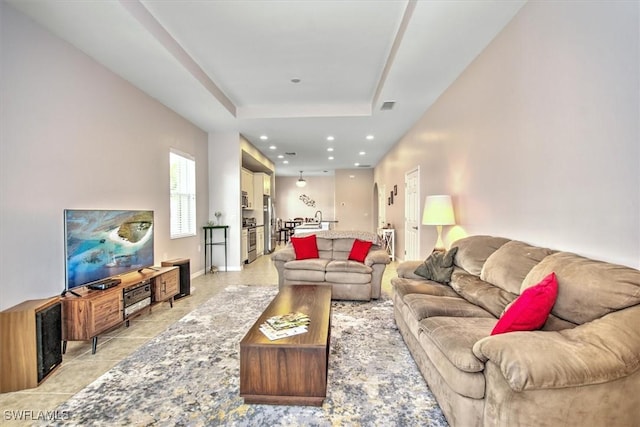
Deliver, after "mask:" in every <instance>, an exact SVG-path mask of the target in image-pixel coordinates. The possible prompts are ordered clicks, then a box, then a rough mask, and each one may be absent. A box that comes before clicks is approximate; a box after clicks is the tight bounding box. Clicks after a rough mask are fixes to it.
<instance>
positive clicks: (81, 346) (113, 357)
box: [0, 256, 397, 426]
mask: <svg viewBox="0 0 640 427" xmlns="http://www.w3.org/2000/svg"><path fill="white" fill-rule="evenodd" d="M396 266H397V263H396V262H392V263H391V264H389V265H388V266H387V268H386V270H385V274H384V278H383V280H382V292H383V293H384V294H386V295H390V286H391V285H390V280H391V278H392V277H393V276H395V274H396ZM277 283H278V274H277V272H276V269H275V267H274V266H273V263H272V262H271V258H270V256H261V257H258V259H257V260H256V261H255V262H253V263H251V264H249V265H245V268H244V269H243V270H242V271H238V272H233V271H231V272H227V273H225V272H219V273H215V274H206V275H203V276H199V277H196V278H195V279H193V280H192V281H191V291H192V292H191V295H190V296H188V297H184V298H181V299H179V300H176V301H175V302H174V304H173V308H171V307H170V306H169V303H162V304H160V305H157V306H154V307H153V309H152V311H151V313H149V314H148V315H142V316H139V317H137V318H135V319H134V320H132V321H131V324H130V326H129V327H125V326H121V327H119V328H117V329H114V330H112V331H110V332H108V333H106V334H104V335H100V336H99V337H98V349H97V352H96V353H95V354H91V342H90V341H87V342H69V343H68V345H67V352H66V354H65V355H64V357H63V361H62V364H61V366H60V367H59V368H58V369H57V370H56V371H55V372H54V373H53V374H51V376H50V377H49V378H47V379H46V381H44V382H43V383H42V384H41V385H40V387H37V388H34V389H28V390H22V391H18V392H13V393H3V394H0V425H7V426H11V425H15V426H18V425H31V424H33V419H34V418H36V417H37V416H38V415H41V414H40V411H43V412H44V411H53V410H54V409H55V408H56V407H57V406H58V405H59V404H61V403H62V402H64V401H66V400H67V399H68V398H70V397H71V396H73V395H74V394H75V393H77V392H78V391H80V390H82V389H83V388H84V387H86V386H87V385H88V384H90V383H91V382H93V381H94V380H95V379H96V378H98V377H99V376H100V375H102V374H103V373H105V372H106V371H108V370H109V369H111V368H112V367H113V366H114V365H116V364H117V363H118V362H119V361H120V360H122V359H124V358H125V357H127V356H128V355H129V354H131V353H133V352H134V351H135V350H137V349H138V348H139V347H141V346H142V345H143V344H145V343H146V342H147V341H149V340H150V339H152V338H153V337H155V336H156V335H158V334H159V333H160V332H162V331H164V330H165V329H166V328H167V327H168V326H170V325H171V324H172V323H174V322H176V321H177V320H179V319H180V318H182V317H183V316H184V315H186V314H187V313H189V312H191V311H192V310H193V309H194V308H196V307H197V306H199V305H200V304H201V303H203V302H205V301H207V300H208V299H209V298H211V297H212V296H213V295H215V294H216V293H217V292H219V291H220V290H221V289H224V288H225V287H226V286H228V285H233V284H248V285H256V286H274V285H276V284H277ZM21 416H22V418H23V420H22V421H19V420H16V418H20V417H21Z"/></svg>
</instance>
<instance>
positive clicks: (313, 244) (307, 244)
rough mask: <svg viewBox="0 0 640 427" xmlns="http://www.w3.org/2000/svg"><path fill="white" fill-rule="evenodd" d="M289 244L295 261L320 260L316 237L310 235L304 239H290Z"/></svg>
mask: <svg viewBox="0 0 640 427" xmlns="http://www.w3.org/2000/svg"><path fill="white" fill-rule="evenodd" d="M291 244H292V245H293V250H294V251H295V252H296V259H309V258H320V255H319V254H318V243H317V241H316V235H315V234H310V235H308V236H304V237H292V238H291Z"/></svg>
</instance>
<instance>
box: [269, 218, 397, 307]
mask: <svg viewBox="0 0 640 427" xmlns="http://www.w3.org/2000/svg"><path fill="white" fill-rule="evenodd" d="M309 234H311V233H305V234H303V235H309ZM312 234H315V235H316V240H317V246H318V252H319V258H313V259H302V260H296V254H295V251H294V248H293V246H292V244H291V242H289V243H287V246H286V247H285V248H283V249H280V250H277V251H276V252H274V253H273V254H272V255H271V259H272V260H273V262H274V264H275V266H276V269H277V270H278V285H279V286H280V288H282V287H283V286H285V285H304V284H307V285H308V284H311V285H314V284H315V285H317V284H322V285H330V286H331V287H332V294H331V297H332V299H341V300H362V301H369V300H371V299H372V298H373V299H377V298H380V287H381V284H382V275H383V274H384V270H385V268H386V266H387V264H389V262H390V259H389V254H388V253H387V252H386V251H385V250H384V249H382V248H381V246H380V242H379V238H378V236H377V235H376V234H374V233H368V232H362V231H337V230H326V231H318V232H314V233H312ZM356 238H357V239H360V240H365V241H370V242H372V243H373V245H372V246H371V248H370V249H369V252H368V254H367V256H366V258H365V260H364V262H358V261H352V260H349V259H348V257H349V253H350V252H351V248H352V246H353V242H354V240H355V239H356Z"/></svg>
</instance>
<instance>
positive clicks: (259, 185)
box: [253, 172, 271, 201]
mask: <svg viewBox="0 0 640 427" xmlns="http://www.w3.org/2000/svg"><path fill="white" fill-rule="evenodd" d="M253 180H254V182H255V186H254V188H255V191H256V193H257V192H259V193H260V196H261V199H260V200H261V201H262V195H266V196H270V195H271V175H267V174H266V173H262V172H260V173H254V174H253Z"/></svg>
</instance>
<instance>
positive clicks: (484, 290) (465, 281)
mask: <svg viewBox="0 0 640 427" xmlns="http://www.w3.org/2000/svg"><path fill="white" fill-rule="evenodd" d="M450 285H451V287H452V288H453V289H455V291H456V292H457V293H458V294H459V295H461V296H462V297H463V298H464V299H466V300H467V301H469V302H470V303H472V304H476V305H478V306H480V307H482V308H484V309H485V310H487V311H488V312H489V313H491V314H493V315H494V316H495V317H500V315H501V314H502V311H503V310H504V308H505V307H506V306H507V304H509V303H510V302H511V301H513V300H515V299H516V298H517V297H518V295H516V294H512V293H511V292H507V291H505V290H504V289H500V288H498V287H497V286H493V285H492V284H490V283H487V282H485V281H484V280H482V279H480V278H479V277H478V276H474V275H473V274H469V273H467V272H466V271H464V270H463V269H461V268H455V269H454V270H453V274H452V275H451V283H450Z"/></svg>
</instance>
